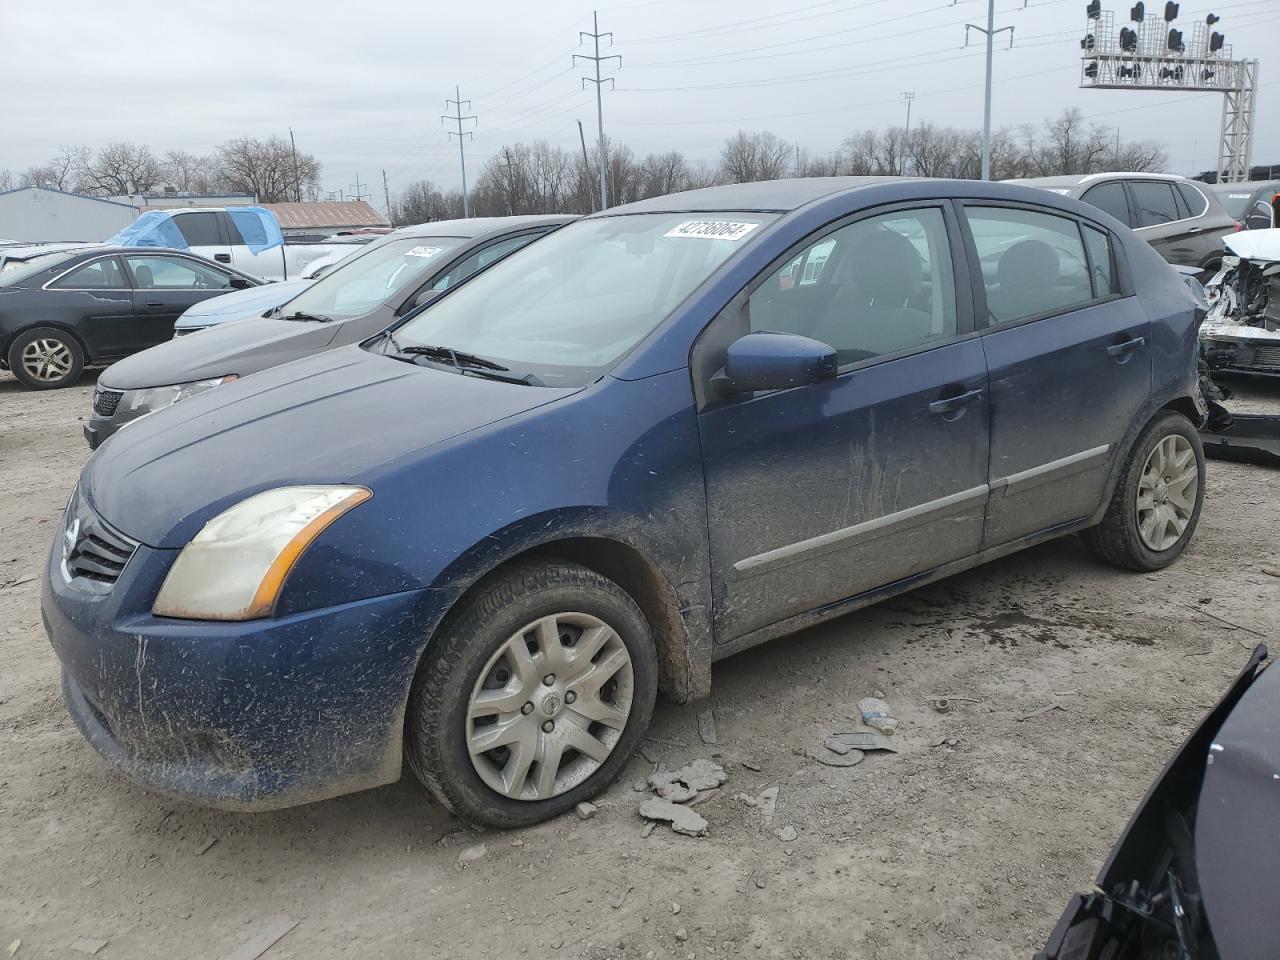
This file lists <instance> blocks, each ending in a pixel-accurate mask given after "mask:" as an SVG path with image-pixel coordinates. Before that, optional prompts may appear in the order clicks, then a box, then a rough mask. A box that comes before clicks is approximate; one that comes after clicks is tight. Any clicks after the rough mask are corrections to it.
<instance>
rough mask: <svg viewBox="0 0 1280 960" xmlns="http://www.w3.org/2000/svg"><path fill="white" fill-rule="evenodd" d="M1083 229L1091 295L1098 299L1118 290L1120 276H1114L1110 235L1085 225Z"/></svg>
mask: <svg viewBox="0 0 1280 960" xmlns="http://www.w3.org/2000/svg"><path fill="white" fill-rule="evenodd" d="M1083 229H1084V245H1085V249H1086V250H1087V251H1088V254H1089V276H1090V277H1092V278H1093V295H1094V297H1095V298H1096V299H1098V300H1102V299H1104V298H1106V297H1111V296H1115V295H1116V294H1118V293H1119V292H1120V278H1119V277H1118V276H1116V267H1115V257H1114V256H1112V253H1111V235H1110V234H1108V233H1105V232H1103V231H1102V230H1099V229H1097V228H1096V227H1090V226H1087V225H1086V226H1085V227H1084V228H1083Z"/></svg>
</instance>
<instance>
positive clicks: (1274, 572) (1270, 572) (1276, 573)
mask: <svg viewBox="0 0 1280 960" xmlns="http://www.w3.org/2000/svg"><path fill="white" fill-rule="evenodd" d="M1262 572H1263V573H1265V574H1266V575H1267V576H1268V577H1280V569H1278V568H1276V567H1263V568H1262Z"/></svg>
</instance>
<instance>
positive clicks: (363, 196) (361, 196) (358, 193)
mask: <svg viewBox="0 0 1280 960" xmlns="http://www.w3.org/2000/svg"><path fill="white" fill-rule="evenodd" d="M367 186H368V184H367V183H361V182H360V174H358V173H357V174H356V182H355V183H353V184H351V189H352V190H354V191H355V193H354V194H352V199H353V200H368V199H369V194H367V193H365V192H364V191H363V190H362V189H361V188H362V187H367Z"/></svg>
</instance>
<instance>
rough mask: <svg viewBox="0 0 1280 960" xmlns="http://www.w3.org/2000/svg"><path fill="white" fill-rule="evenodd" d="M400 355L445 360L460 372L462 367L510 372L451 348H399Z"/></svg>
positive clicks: (489, 361)
mask: <svg viewBox="0 0 1280 960" xmlns="http://www.w3.org/2000/svg"><path fill="white" fill-rule="evenodd" d="M399 349H400V352H401V353H408V354H412V355H414V356H420V357H426V358H427V359H428V360H447V361H449V363H452V364H453V365H454V366H455V367H457V368H458V369H459V370H461V369H462V368H463V367H469V368H471V369H478V370H510V369H511V368H510V367H504V366H503V365H502V364H500V363H494V362H493V361H492V360H486V359H485V358H484V357H478V356H476V355H475V354H474V353H465V352H463V351H461V350H454V349H453V348H452V347H417V346H414V347H401V348H399Z"/></svg>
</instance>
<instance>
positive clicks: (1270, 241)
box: [1222, 228, 1280, 261]
mask: <svg viewBox="0 0 1280 960" xmlns="http://www.w3.org/2000/svg"><path fill="white" fill-rule="evenodd" d="M1222 245H1223V246H1224V247H1226V248H1227V250H1229V251H1230V252H1231V253H1234V254H1235V255H1236V256H1237V257H1243V258H1244V259H1245V260H1258V261H1268V260H1280V228H1272V229H1270V230H1242V231H1240V232H1239V233H1232V234H1229V235H1228V236H1225V237H1223V238H1222Z"/></svg>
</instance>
